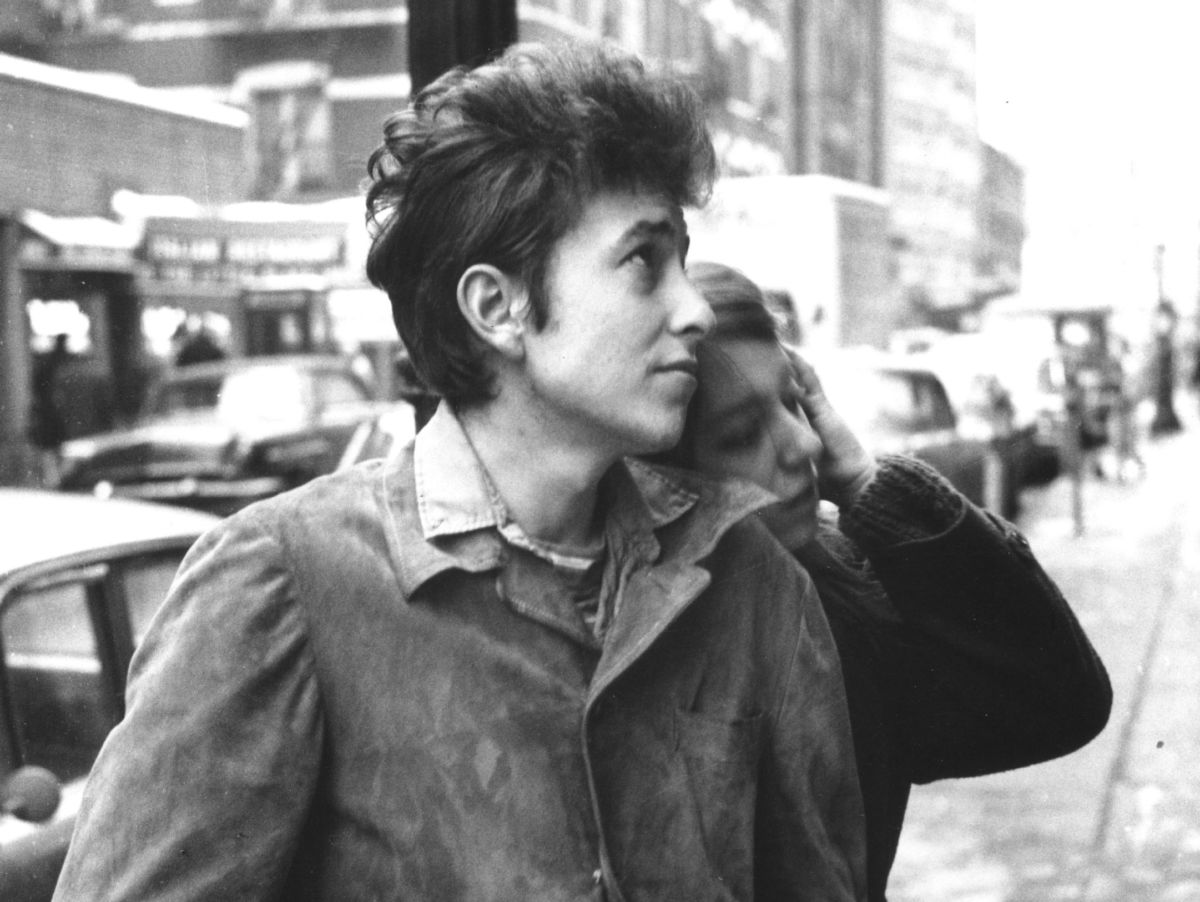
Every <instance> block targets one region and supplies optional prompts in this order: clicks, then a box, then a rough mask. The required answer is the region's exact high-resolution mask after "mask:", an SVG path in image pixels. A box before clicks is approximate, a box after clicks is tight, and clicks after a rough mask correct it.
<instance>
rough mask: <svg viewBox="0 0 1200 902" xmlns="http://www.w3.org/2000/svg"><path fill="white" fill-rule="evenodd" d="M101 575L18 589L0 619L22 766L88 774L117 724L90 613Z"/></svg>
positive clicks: (68, 774)
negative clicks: (23, 764)
mask: <svg viewBox="0 0 1200 902" xmlns="http://www.w3.org/2000/svg"><path fill="white" fill-rule="evenodd" d="M100 575H102V574H98V573H96V572H95V571H87V572H85V573H82V574H80V575H79V576H78V577H75V578H71V579H69V580H67V581H65V582H59V583H49V584H45V585H42V586H38V587H34V588H31V589H29V590H27V591H24V592H21V593H20V594H19V595H17V596H16V597H15V598H14V599H13V600H12V602H11V603H10V604H8V605H6V606H5V608H4V610H3V615H2V616H0V638H2V639H3V643H4V665H5V675H6V678H7V687H8V700H9V704H10V712H11V715H12V716H11V726H12V729H13V730H14V731H15V733H16V737H15V738H16V741H17V747H18V748H19V749H20V751H21V757H22V760H23V762H24V763H25V764H36V765H39V766H41V767H46V768H49V769H50V770H51V771H53V772H54V773H55V774H56V775H57V776H58V777H59V779H61V780H69V779H72V778H75V777H79V776H82V775H83V774H85V773H87V770H88V768H89V767H90V766H91V763H92V761H93V759H94V758H95V756H96V753H97V752H98V751H99V750H100V744H101V743H102V742H103V741H104V737H105V736H106V735H108V731H109V730H110V729H111V728H112V727H113V726H114V725H115V724H116V722H117V712H116V710H115V708H114V704H113V699H112V695H111V692H110V691H109V688H108V686H107V684H106V681H105V678H104V673H103V668H102V666H101V659H100V651H99V641H98V638H97V634H96V630H95V628H94V624H93V621H92V618H91V615H90V613H89V606H90V604H89V602H90V601H91V600H92V599H94V598H95V597H96V594H97V593H98V592H99V590H100V581H99V578H98V577H99V576H100Z"/></svg>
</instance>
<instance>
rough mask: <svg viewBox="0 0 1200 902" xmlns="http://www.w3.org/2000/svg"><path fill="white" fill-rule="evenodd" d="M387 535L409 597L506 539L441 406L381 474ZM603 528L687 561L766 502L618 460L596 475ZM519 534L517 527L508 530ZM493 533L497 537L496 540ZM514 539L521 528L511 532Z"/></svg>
mask: <svg viewBox="0 0 1200 902" xmlns="http://www.w3.org/2000/svg"><path fill="white" fill-rule="evenodd" d="M382 489H383V499H382V501H383V505H384V510H385V511H386V520H387V525H388V540H389V544H391V546H392V554H393V559H394V560H395V561H396V562H397V566H398V571H399V577H400V584H401V589H402V590H403V592H404V595H405V597H411V596H412V594H413V592H415V591H416V590H417V589H418V588H419V587H420V586H421V585H423V584H424V583H425V582H427V581H429V580H430V579H432V578H433V577H435V576H437V575H438V574H439V573H442V572H443V571H445V570H449V569H454V568H458V569H462V570H466V571H469V572H484V571H487V570H491V569H496V568H498V567H500V566H501V565H502V564H503V563H504V561H505V542H504V540H503V539H508V540H509V541H511V540H512V538H513V532H512V529H511V527H515V526H516V524H511V523H508V522H507V516H506V514H505V512H504V506H503V502H502V501H501V500H500V498H499V497H498V495H497V494H496V492H495V490H494V488H493V487H492V486H491V482H490V480H489V479H488V478H487V474H486V473H485V471H484V470H483V467H482V466H481V464H480V462H479V459H478V457H477V456H476V454H475V451H474V449H473V448H472V447H471V443H470V441H469V440H468V439H467V436H466V433H465V432H464V431H463V429H462V425H461V424H460V423H459V421H458V419H457V417H455V415H454V413H453V411H452V409H451V408H450V407H449V405H447V404H445V403H443V404H442V405H441V406H440V407H439V408H438V410H437V412H436V413H435V414H434V416H433V417H432V419H430V421H429V422H428V423H427V424H426V425H425V427H424V428H423V429H422V430H421V431H420V432H419V433H417V436H416V438H415V439H414V440H413V441H412V442H410V443H409V444H408V445H407V446H406V447H405V448H403V449H401V452H400V453H399V454H396V455H393V456H391V457H390V458H389V459H388V461H387V463H386V464H385V465H384V467H383V473H382ZM601 498H602V499H603V501H604V503H606V504H607V507H608V512H607V518H608V522H607V525H606V533H607V535H608V536H609V537H610V540H611V539H612V537H614V536H618V537H620V538H621V545H622V546H624V547H623V552H624V553H626V554H632V555H634V556H635V557H636V558H638V559H640V562H641V563H653V562H656V561H659V560H660V559H661V558H665V559H666V560H669V561H670V562H671V563H673V564H675V565H682V566H687V565H691V564H694V563H696V562H697V561H699V560H700V559H701V558H703V557H705V556H706V555H707V554H708V553H709V552H710V551H711V550H712V549H713V548H714V547H715V546H716V544H717V542H718V541H719V540H720V538H721V536H722V535H723V534H724V533H725V532H726V531H728V529H729V528H730V527H731V526H732V525H733V524H734V523H736V522H737V521H738V520H741V519H743V518H744V517H745V516H746V515H748V514H749V513H751V512H753V511H754V510H757V509H758V508H760V507H763V506H764V505H766V504H768V503H770V501H771V497H770V496H769V495H768V494H767V493H765V492H763V491H762V490H760V489H758V488H756V487H754V486H751V485H749V484H746V483H731V482H725V481H718V480H711V479H707V478H705V477H702V476H700V475H698V474H694V473H690V472H686V471H682V470H673V469H668V468H662V467H652V466H650V465H648V464H645V463H643V462H641V461H637V460H633V459H627V460H626V461H624V462H623V463H618V464H617V465H615V466H614V467H613V469H612V470H610V471H609V473H608V474H606V476H605V484H604V486H603V487H602V492H601ZM517 531H518V532H519V527H517ZM502 535H503V539H502ZM521 535H523V533H522V534H521Z"/></svg>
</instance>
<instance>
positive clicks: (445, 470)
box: [413, 403, 699, 550]
mask: <svg viewBox="0 0 1200 902" xmlns="http://www.w3.org/2000/svg"><path fill="white" fill-rule="evenodd" d="M624 468H627V469H628V470H630V473H629V476H628V477H622V476H621V475H619V473H620V470H621V469H624ZM413 475H414V477H415V480H416V486H417V513H418V515H419V516H420V519H421V532H422V534H423V535H424V536H425V538H426V540H430V539H436V538H438V537H440V536H453V535H461V534H463V533H467V532H474V531H475V530H478V529H488V528H494V529H497V530H499V531H500V533H501V534H502V535H503V536H504V537H505V538H506V539H508V540H509V541H510V542H513V544H517V545H524V544H525V543H527V542H532V540H531V539H529V538H528V537H527V536H525V534H524V531H523V530H521V529H520V527H519V526H517V525H516V524H515V523H512V522H511V521H510V520H509V518H508V514H507V511H506V510H505V507H504V501H503V499H501V497H500V495H499V493H498V492H497V491H496V488H495V486H494V485H493V484H492V481H491V479H489V478H488V475H487V472H486V471H485V470H484V469H483V465H482V464H481V463H480V462H479V458H478V456H477V455H476V454H475V449H474V448H473V447H472V446H471V442H470V439H468V438H467V434H466V432H465V431H464V430H463V428H462V424H461V423H460V422H459V420H458V418H457V417H456V416H455V415H454V412H453V410H452V409H451V408H450V406H449V405H448V404H445V403H442V404H441V405H440V406H439V407H438V409H437V412H436V413H435V414H434V415H433V417H432V418H431V419H430V420H429V422H428V424H426V426H425V428H424V429H422V430H421V431H420V432H419V433H418V434H417V437H416V440H415V442H414V447H413ZM606 483H607V484H608V485H609V487H610V491H608V492H606V493H602V497H603V498H605V500H606V501H607V502H608V503H609V505H610V511H609V515H610V516H612V515H614V514H615V515H616V516H618V517H619V518H620V519H621V520H622V521H624V522H625V523H626V525H627V526H637V525H641V526H642V530H639V531H653V530H655V529H659V528H661V527H663V526H665V525H667V524H668V523H671V522H673V521H674V520H677V519H679V517H681V516H683V514H685V513H686V512H687V511H688V510H690V509H691V508H692V507H693V506H694V505H695V504H696V501H697V500H698V498H699V493H698V492H697V491H694V490H692V489H690V488H688V487H687V486H685V485H684V484H683V483H682V482H680V481H679V480H676V479H672V478H671V477H669V476H667V475H666V474H664V473H662V472H659V471H657V470H655V469H653V468H652V467H650V466H648V465H646V464H644V463H641V462H640V461H636V460H632V459H630V460H627V461H625V462H624V464H618V465H617V467H616V468H614V472H613V473H610V474H609V476H607V477H606ZM514 527H515V529H514ZM514 539H515V541H514ZM535 544H536V543H535ZM527 550H535V549H527Z"/></svg>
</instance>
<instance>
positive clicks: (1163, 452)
mask: <svg viewBox="0 0 1200 902" xmlns="http://www.w3.org/2000/svg"><path fill="white" fill-rule="evenodd" d="M1176 408H1177V410H1178V412H1179V414H1180V416H1181V417H1182V418H1183V420H1184V424H1185V426H1184V431H1183V432H1181V433H1178V434H1175V435H1172V436H1169V437H1160V438H1154V439H1149V438H1143V440H1142V444H1141V448H1140V451H1141V455H1142V457H1143V459H1144V460H1145V463H1146V470H1145V473H1144V475H1142V476H1140V477H1137V478H1130V479H1129V480H1128V481H1126V482H1125V483H1121V482H1119V481H1116V480H1113V479H1106V480H1100V479H1097V478H1095V477H1094V476H1089V477H1088V478H1087V479H1086V480H1085V481H1084V482H1083V484H1082V491H1081V492H1080V493H1079V495H1078V496H1077V497H1079V498H1080V499H1081V504H1080V505H1079V509H1081V510H1082V514H1083V516H1082V518H1081V522H1082V531H1081V532H1080V530H1078V529H1077V522H1078V521H1077V519H1076V517H1075V515H1074V511H1075V510H1076V508H1075V506H1074V503H1073V489H1072V485H1071V483H1070V481H1069V480H1067V479H1063V478H1060V479H1059V480H1057V481H1056V482H1055V483H1053V484H1052V485H1050V486H1047V487H1043V488H1039V489H1036V490H1030V491H1027V492H1026V495H1025V499H1024V510H1023V513H1022V515H1021V516H1020V518H1019V519H1018V523H1019V525H1020V526H1021V528H1022V529H1023V531H1024V532H1025V534H1026V536H1027V537H1028V538H1029V540H1030V543H1031V545H1032V546H1033V549H1034V551H1035V552H1036V553H1037V555H1038V558H1039V560H1041V561H1042V563H1043V565H1044V566H1045V568H1046V570H1047V571H1048V572H1049V573H1050V574H1051V575H1052V576H1053V577H1054V578H1055V579H1056V581H1057V582H1058V584H1059V586H1060V587H1061V588H1062V590H1063V593H1064V594H1065V595H1066V597H1067V599H1068V601H1070V602H1071V604H1072V607H1073V608H1074V610H1075V611H1076V613H1077V615H1078V616H1079V618H1080V621H1081V622H1082V623H1083V624H1084V627H1085V628H1086V629H1087V631H1088V634H1089V636H1090V637H1091V639H1092V641H1093V644H1094V645H1095V646H1096V648H1097V650H1098V651H1099V653H1100V656H1101V658H1102V659H1103V660H1104V662H1105V665H1106V666H1107V668H1108V671H1109V675H1110V677H1111V679H1112V683H1113V690H1114V703H1113V711H1112V716H1111V718H1110V720H1109V724H1108V726H1107V727H1106V729H1105V730H1104V732H1103V733H1102V734H1101V735H1100V736H1099V737H1097V738H1096V739H1095V740H1093V741H1092V742H1091V743H1090V744H1089V745H1088V746H1086V747H1085V748H1083V749H1081V750H1080V751H1078V752H1075V753H1074V754H1072V755H1068V756H1066V757H1064V758H1061V759H1059V760H1057V761H1052V762H1048V763H1046V764H1041V765H1037V766H1034V767H1029V768H1024V769H1022V770H1017V771H1010V772H1008V773H1004V774H996V775H992V776H987V777H981V778H977V779H971V780H953V781H945V782H941V783H935V784H932V785H929V786H922V787H917V788H916V789H915V790H914V793H913V799H912V803H911V805H910V808H909V815H908V818H907V820H906V823H905V830H904V835H903V838H902V840H901V844H900V851H899V855H898V857H897V862H896V866H895V868H894V870H893V874H892V880H891V883H890V888H889V893H888V897H889V899H890V900H891V902H943V900H945V902H1055V900H1084V902H1149V900H1155V902H1158V900H1161V902H1190V900H1197V902H1200V477H1198V475H1197V470H1198V469H1200V417H1198V416H1197V398H1196V397H1195V396H1194V395H1191V394H1184V393H1182V392H1181V393H1180V394H1179V397H1178V399H1177V405H1176ZM1149 412H1150V411H1148V410H1143V414H1144V416H1143V418H1142V420H1143V424H1144V423H1145V422H1146V420H1147V418H1148V417H1147V416H1145V415H1146V414H1148V413H1149Z"/></svg>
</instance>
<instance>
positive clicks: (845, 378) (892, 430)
mask: <svg viewBox="0 0 1200 902" xmlns="http://www.w3.org/2000/svg"><path fill="white" fill-rule="evenodd" d="M802 353H804V354H805V355H806V356H807V357H808V358H809V359H810V360H811V361H812V363H813V365H814V366H815V367H816V369H817V373H818V375H819V376H820V377H821V382H822V384H823V385H824V386H825V390H826V393H827V394H828V395H829V398H830V400H831V401H832V402H833V404H834V406H835V407H837V409H838V410H839V411H840V412H841V414H842V415H843V416H844V417H845V418H846V420H847V422H848V423H849V424H850V425H851V427H852V428H853V429H854V430H855V432H856V434H858V436H859V437H860V438H861V440H862V441H863V442H864V443H865V444H866V445H867V446H868V448H869V449H870V450H871V451H872V452H873V453H875V454H888V453H902V454H911V455H913V456H914V457H917V458H919V459H921V460H924V461H925V462H926V463H928V464H930V465H931V466H932V467H934V468H935V469H936V470H938V471H939V472H940V473H942V475H944V476H945V477H946V478H947V479H949V480H950V482H951V483H952V484H953V485H954V486H955V487H956V488H957V489H958V490H959V491H961V492H962V493H963V494H964V495H966V496H967V497H968V498H969V499H971V501H973V502H975V503H976V504H980V505H984V506H989V507H993V508H996V512H997V513H1001V514H1003V515H1005V516H1008V517H1012V516H1015V514H1016V512H1017V508H1018V506H1019V495H1020V488H1021V484H1022V481H1023V480H1022V477H1021V468H1022V466H1023V461H1022V457H1021V454H1022V452H1021V450H1020V447H1019V443H1016V442H1008V441H1002V440H999V438H1000V435H999V433H998V432H997V431H995V430H996V428H997V427H996V426H995V425H994V424H993V423H991V422H989V421H988V420H987V419H986V418H984V417H982V416H977V415H976V414H975V413H972V414H970V415H964V413H963V412H961V411H960V410H959V409H957V408H956V407H955V403H954V400H953V399H952V396H951V393H950V392H949V391H948V390H947V387H946V384H945V382H944V381H943V380H942V378H941V376H940V375H939V374H938V371H937V370H936V369H935V368H934V367H932V366H930V365H928V364H925V363H921V362H920V360H919V359H918V358H916V357H913V356H907V355H893V354H887V353H883V352H880V351H876V350H873V349H846V350H840V351H835V352H825V353H821V352H807V351H802ZM981 390H982V389H981Z"/></svg>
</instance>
